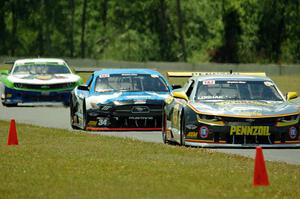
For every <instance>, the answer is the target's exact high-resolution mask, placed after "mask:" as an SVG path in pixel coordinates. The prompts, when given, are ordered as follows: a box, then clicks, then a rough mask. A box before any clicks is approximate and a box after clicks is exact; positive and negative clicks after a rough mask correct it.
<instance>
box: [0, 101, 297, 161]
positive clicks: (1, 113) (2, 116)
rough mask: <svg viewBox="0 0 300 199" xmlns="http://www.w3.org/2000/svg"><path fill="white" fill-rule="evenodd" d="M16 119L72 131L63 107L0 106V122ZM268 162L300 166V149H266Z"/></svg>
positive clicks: (144, 135) (136, 135)
mask: <svg viewBox="0 0 300 199" xmlns="http://www.w3.org/2000/svg"><path fill="white" fill-rule="evenodd" d="M11 118H14V119H15V120H16V122H17V123H26V124H34V125H39V126H44V127H54V128H62V129H68V130H71V127H70V125H69V120H70V119H69V109H68V108H65V107H62V106H54V107H48V106H44V107H42V106H40V107H16V108H6V107H3V106H2V105H0V120H10V119H11ZM91 133H95V134H104V135H113V136H118V137H130V138H133V139H139V140H143V141H148V142H159V143H162V139H161V134H160V132H153V131H151V132H91ZM214 150H216V151H220V152H225V153H232V154H238V155H243V156H248V157H252V158H254V156H255V150H254V149H214ZM264 156H265V159H266V160H272V161H283V162H287V163H289V164H299V165H300V149H264Z"/></svg>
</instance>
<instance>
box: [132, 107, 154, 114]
mask: <svg viewBox="0 0 300 199" xmlns="http://www.w3.org/2000/svg"><path fill="white" fill-rule="evenodd" d="M131 112H132V113H149V112H150V110H149V108H148V107H147V106H135V107H132V109H131Z"/></svg>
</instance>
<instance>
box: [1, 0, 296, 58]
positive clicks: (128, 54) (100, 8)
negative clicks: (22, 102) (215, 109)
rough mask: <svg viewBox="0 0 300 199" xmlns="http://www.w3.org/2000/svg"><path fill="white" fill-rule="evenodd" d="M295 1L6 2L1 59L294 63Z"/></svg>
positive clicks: (99, 0)
mask: <svg viewBox="0 0 300 199" xmlns="http://www.w3.org/2000/svg"><path fill="white" fill-rule="evenodd" d="M299 4H300V1H299V0H143V1H142V0H130V1H128V0H3V1H0V55H8V56H31V57H33V56H43V57H81V58H95V59H109V60H127V61H183V62H209V61H211V62H220V63H228V62H229V63H250V62H260V63H261V62H263V63H299V60H300V12H299V9H300V5H299Z"/></svg>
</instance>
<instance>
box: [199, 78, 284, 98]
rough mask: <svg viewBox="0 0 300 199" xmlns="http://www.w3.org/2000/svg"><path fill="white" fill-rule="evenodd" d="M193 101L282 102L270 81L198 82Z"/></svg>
mask: <svg viewBox="0 0 300 199" xmlns="http://www.w3.org/2000/svg"><path fill="white" fill-rule="evenodd" d="M195 100H267V101H282V100H283V99H282V97H281V95H280V94H279V92H278V91H277V89H276V87H275V85H274V83H273V82H271V81H232V80H230V81H217V80H205V81H202V82H199V84H198V88H197V92H196V96H195Z"/></svg>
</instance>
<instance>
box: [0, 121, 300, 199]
mask: <svg viewBox="0 0 300 199" xmlns="http://www.w3.org/2000/svg"><path fill="white" fill-rule="evenodd" d="M0 127H1V128H0V141H1V143H0V171H1V172H0V198H299V196H300V189H299V179H300V172H299V170H300V166H297V165H288V164H285V163H276V162H266V165H267V170H268V174H269V180H270V183H271V185H270V186H268V187H253V186H252V177H253V167H254V161H253V160H252V159H249V158H245V157H240V156H234V155H225V154H222V153H215V152H211V151H209V150H205V149H198V148H186V147H179V146H170V145H163V144H158V143H146V142H141V141H137V140H131V139H122V138H116V137H109V136H100V135H91V134H86V133H79V132H76V133H75V132H70V131H66V130H58V129H50V128H42V127H35V126H28V125H21V124H17V129H18V138H19V145H18V146H7V145H6V139H7V133H8V127H9V123H8V122H3V121H0Z"/></svg>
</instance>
